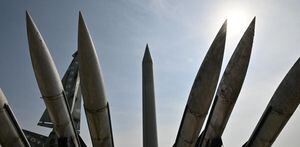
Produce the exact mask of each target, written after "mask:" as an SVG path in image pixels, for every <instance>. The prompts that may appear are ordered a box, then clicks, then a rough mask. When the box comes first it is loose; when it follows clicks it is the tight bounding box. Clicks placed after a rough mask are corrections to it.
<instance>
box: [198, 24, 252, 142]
mask: <svg viewBox="0 0 300 147" xmlns="http://www.w3.org/2000/svg"><path fill="white" fill-rule="evenodd" d="M254 28H255V18H254V19H253V20H252V22H251V23H250V25H249V27H248V28H247V30H246V31H245V33H244V35H243V37H242V38H241V40H240V42H239V44H238V45H237V47H236V49H235V51H234V53H233V55H232V56H231V58H230V61H229V63H228V65H227V67H226V69H225V72H224V74H223V77H222V79H221V82H220V84H219V86H218V89H217V93H216V96H215V99H214V102H213V105H212V109H211V112H210V114H209V117H208V121H207V123H206V127H205V129H204V131H203V133H202V134H201V137H203V138H201V137H200V138H199V139H201V141H200V143H199V145H198V146H199V147H211V146H214V147H215V146H220V147H221V145H222V141H221V136H222V134H223V131H224V129H225V127H226V124H227V122H228V119H229V117H230V114H231V112H232V109H233V107H234V105H235V103H236V100H237V98H238V96H239V93H240V91H241V88H242V85H243V82H244V79H245V76H246V73H247V69H248V65H249V60H250V55H251V50H252V44H253V38H254Z"/></svg>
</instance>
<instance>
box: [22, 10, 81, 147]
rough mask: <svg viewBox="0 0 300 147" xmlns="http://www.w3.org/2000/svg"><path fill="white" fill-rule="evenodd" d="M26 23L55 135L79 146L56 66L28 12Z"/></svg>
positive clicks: (38, 80) (36, 75) (41, 89)
mask: <svg viewBox="0 0 300 147" xmlns="http://www.w3.org/2000/svg"><path fill="white" fill-rule="evenodd" d="M26 22H27V35H28V44H29V51H30V57H31V62H32V66H33V70H34V73H35V77H36V80H37V83H38V86H39V89H40V92H41V94H42V97H43V100H44V102H45V105H46V107H47V110H48V113H49V116H50V119H51V122H52V123H53V124H54V130H55V133H56V135H57V136H58V138H59V140H60V141H61V142H66V140H68V141H71V142H70V143H71V145H72V146H79V144H78V139H77V136H76V134H75V133H76V132H75V129H74V126H73V123H72V119H71V115H70V112H69V110H68V106H67V103H66V99H65V94H64V89H63V86H62V83H61V81H60V78H59V74H58V72H57V70H56V67H55V64H54V62H53V60H52V57H51V55H50V53H49V50H48V48H47V46H46V44H45V41H44V40H43V38H42V36H41V34H40V33H39V31H38V29H37V27H36V25H35V24H34V22H33V20H32V18H31V16H30V15H29V14H28V13H27V12H26Z"/></svg>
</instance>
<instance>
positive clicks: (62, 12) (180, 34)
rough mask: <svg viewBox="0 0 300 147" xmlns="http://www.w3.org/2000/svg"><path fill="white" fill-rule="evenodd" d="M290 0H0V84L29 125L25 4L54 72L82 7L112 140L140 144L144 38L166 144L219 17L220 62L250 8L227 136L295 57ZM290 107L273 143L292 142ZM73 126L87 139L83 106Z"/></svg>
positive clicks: (297, 20) (32, 126)
mask: <svg viewBox="0 0 300 147" xmlns="http://www.w3.org/2000/svg"><path fill="white" fill-rule="evenodd" d="M298 6H299V2H298V1H297V0H286V1H279V0H276V1H273V0H265V1H259V0H248V1H246V0H244V1H238V0H236V1H234V0H225V1H224V0H212V1H208V0H207V1H204V0H202V1H200V0H186V1H180V0H119V1H109V0H101V1H100V0H99V1H79V0H72V1H71V0H68V1H67V0H65V1H59V0H53V1H37V0H36V1H35V0H27V1H25V0H19V1H10V0H2V1H1V2H0V11H1V13H0V18H1V23H0V32H1V35H0V43H1V48H0V51H1V54H0V67H1V71H0V87H1V88H2V90H3V91H4V93H5V94H6V96H7V98H8V101H9V103H10V105H11V107H12V109H13V111H14V113H15V114H16V116H17V118H18V120H19V122H20V124H21V125H22V127H23V128H25V129H29V130H32V131H34V132H40V133H42V134H45V135H48V133H49V129H45V128H41V127H38V126H36V124H37V121H38V120H39V118H40V116H41V115H42V113H43V109H44V108H45V106H44V103H43V101H42V99H40V98H39V97H40V92H39V90H38V87H37V83H36V80H35V77H34V73H33V69H32V65H31V61H30V56H29V50H28V43H27V35H26V25H25V11H26V10H28V11H29V12H30V13H31V15H32V17H33V19H34V21H35V23H36V25H37V26H38V28H39V30H40V32H41V34H42V35H43V37H44V39H45V41H46V43H47V45H48V48H49V50H50V52H51V54H52V57H53V59H54V62H55V63H56V66H57V68H58V71H59V73H60V76H61V77H62V76H63V74H64V72H65V70H66V68H67V66H68V65H69V63H70V62H71V59H72V56H71V55H72V53H73V52H74V51H75V50H76V48H77V27H78V26H77V22H78V12H79V11H80V10H81V11H82V13H83V15H84V17H85V21H86V23H87V25H88V27H89V30H90V33H91V36H92V38H93V40H94V44H95V46H96V49H97V52H98V57H99V60H100V64H101V67H102V73H103V77H104V81H105V88H106V94H107V96H108V100H109V103H110V109H111V117H112V127H113V132H114V140H115V145H116V146H120V147H133V146H134V147H138V146H142V109H141V105H142V101H141V100H142V99H141V96H142V93H141V83H142V81H141V80H142V77H141V74H142V72H141V61H142V56H143V52H144V49H145V45H146V43H149V47H150V51H151V54H152V58H153V60H154V74H155V75H154V76H155V90H156V109H157V110H156V111H157V123H158V124H157V126H158V137H159V146H161V147H165V146H172V145H173V143H174V141H175V137H176V134H177V131H178V128H179V123H180V120H181V117H182V113H183V110H184V107H185V104H186V100H187V98H188V95H189V92H190V88H191V86H192V83H193V80H194V78H195V75H196V73H197V70H198V68H199V66H200V64H201V62H202V60H203V58H204V56H205V54H206V52H207V50H208V48H209V46H210V44H211V42H212V41H213V38H214V37H215V35H216V33H217V31H218V29H219V28H220V27H221V25H222V23H223V22H224V20H225V19H226V18H228V21H229V22H228V35H227V42H226V49H225V56H224V61H223V69H224V67H225V65H226V63H227V62H228V60H229V58H230V56H231V54H232V52H233V50H234V48H235V46H236V44H237V43H238V41H239V39H240V37H241V36H242V34H243V32H244V31H245V30H246V28H247V26H248V24H249V23H250V21H251V20H252V18H253V17H254V16H256V17H257V18H256V33H255V37H254V44H253V52H252V56H251V59H250V65H249V69H248V73H247V76H246V79H245V82H244V85H243V88H242V91H241V93H240V96H239V99H238V100H237V103H236V106H235V108H234V110H233V113H232V115H231V118H230V120H229V122H228V125H227V127H226V129H225V132H224V136H223V142H224V145H226V146H241V145H242V144H244V143H245V142H246V141H247V139H248V138H249V136H250V135H251V133H252V131H253V129H254V127H255V126H256V123H257V122H258V120H259V118H260V116H261V114H262V113H263V111H264V109H265V107H266V105H267V103H268V102H269V100H270V98H271V97H272V95H273V93H274V91H275V90H276V88H277V86H278V85H279V83H280V81H281V80H282V79H283V78H284V76H285V74H286V73H287V72H288V70H289V69H290V68H291V67H292V65H293V64H294V62H296V60H297V59H298V58H299V55H300V49H299V40H300V35H299V34H300V29H299V28H298V27H299V26H300V9H299V7H298ZM299 111H300V110H299V108H298V109H297V111H296V112H295V113H294V115H293V116H292V117H291V119H290V121H289V122H288V123H287V125H286V127H285V128H284V129H283V131H282V133H281V134H280V135H279V136H278V138H277V140H276V141H275V143H274V146H275V147H281V146H289V147H296V146H297V144H298V143H299V141H298V137H297V136H299V135H300V134H299V132H300V126H299V124H300V112H299ZM82 120H83V121H82V136H83V138H84V140H85V141H86V142H87V143H88V144H90V139H89V134H88V128H87V124H86V122H85V115H84V113H83V116H82Z"/></svg>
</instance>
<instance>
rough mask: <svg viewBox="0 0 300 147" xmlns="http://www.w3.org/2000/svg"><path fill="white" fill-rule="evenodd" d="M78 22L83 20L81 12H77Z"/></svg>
mask: <svg viewBox="0 0 300 147" xmlns="http://www.w3.org/2000/svg"><path fill="white" fill-rule="evenodd" d="M79 20H83V16H82V12H81V11H79Z"/></svg>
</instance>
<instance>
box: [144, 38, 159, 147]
mask: <svg viewBox="0 0 300 147" xmlns="http://www.w3.org/2000/svg"><path fill="white" fill-rule="evenodd" d="M142 71H143V76H142V78H143V79H142V80H143V84H142V86H143V147H157V146H158V144H157V127H156V112H155V94H154V80H153V62H152V58H151V55H150V51H149V47H148V44H147V46H146V50H145V54H144V58H143V66H142Z"/></svg>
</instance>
